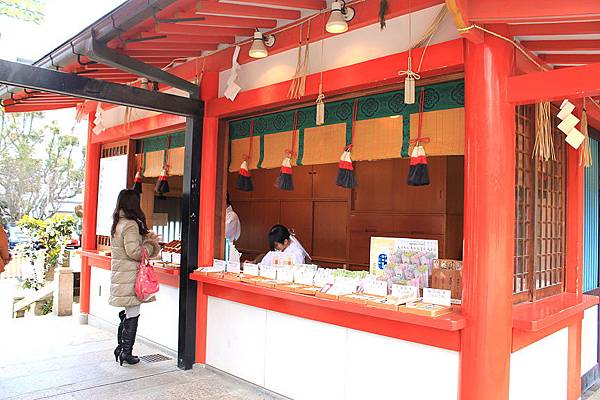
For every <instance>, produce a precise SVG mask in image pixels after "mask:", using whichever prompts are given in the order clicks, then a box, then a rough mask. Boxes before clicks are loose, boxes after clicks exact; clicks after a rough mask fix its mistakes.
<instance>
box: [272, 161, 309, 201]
mask: <svg viewBox="0 0 600 400" xmlns="http://www.w3.org/2000/svg"><path fill="white" fill-rule="evenodd" d="M277 176H279V170H277V174H276V175H275V177H277ZM292 180H293V182H294V190H280V189H277V188H275V193H273V194H272V196H274V198H278V199H282V200H288V199H310V198H311V197H312V191H313V179H312V166H310V165H303V166H295V167H292ZM274 184H275V179H274V180H273V182H272V183H271V185H274Z"/></svg>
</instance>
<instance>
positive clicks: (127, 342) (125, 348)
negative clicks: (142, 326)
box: [119, 315, 140, 365]
mask: <svg viewBox="0 0 600 400" xmlns="http://www.w3.org/2000/svg"><path fill="white" fill-rule="evenodd" d="M139 318H140V316H139V315H138V316H137V317H133V318H125V320H124V321H123V340H122V341H121V354H119V361H120V363H121V365H123V363H124V362H125V363H127V364H137V363H139V362H140V359H139V358H138V357H136V356H134V355H132V354H131V352H132V350H133V345H134V343H135V335H136V333H137V327H138V319H139Z"/></svg>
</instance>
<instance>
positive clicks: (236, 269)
mask: <svg viewBox="0 0 600 400" xmlns="http://www.w3.org/2000/svg"><path fill="white" fill-rule="evenodd" d="M227 272H232V273H234V274H239V273H240V263H239V262H236V261H228V262H227Z"/></svg>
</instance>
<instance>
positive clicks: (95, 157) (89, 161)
mask: <svg viewBox="0 0 600 400" xmlns="http://www.w3.org/2000/svg"><path fill="white" fill-rule="evenodd" d="M94 118H95V114H94V113H90V114H89V115H88V136H87V147H86V156H85V184H84V189H83V227H82V230H83V232H82V244H81V248H82V249H83V250H95V249H96V216H97V210H98V179H99V174H100V145H99V144H96V143H92V139H93V136H94V133H93V132H92V129H93V128H94V122H93V121H94ZM90 273H91V265H90V263H89V260H88V258H87V257H82V260H81V280H80V298H79V307H80V312H81V313H82V314H88V313H89V312H90Z"/></svg>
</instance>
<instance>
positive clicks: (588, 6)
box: [468, 0, 600, 23]
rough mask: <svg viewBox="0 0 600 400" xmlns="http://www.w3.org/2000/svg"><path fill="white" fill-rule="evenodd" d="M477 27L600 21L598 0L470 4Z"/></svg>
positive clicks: (505, 0) (507, 0) (480, 0)
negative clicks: (502, 24)
mask: <svg viewBox="0 0 600 400" xmlns="http://www.w3.org/2000/svg"><path fill="white" fill-rule="evenodd" d="M468 11H469V13H468V14H469V19H470V21H471V22H475V23H511V22H552V21H555V22H570V21H571V22H573V21H589V20H594V19H598V18H600V6H599V5H598V0H576V1H564V0H537V1H524V0H502V1H498V0H477V1H470V2H469V3H468Z"/></svg>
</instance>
